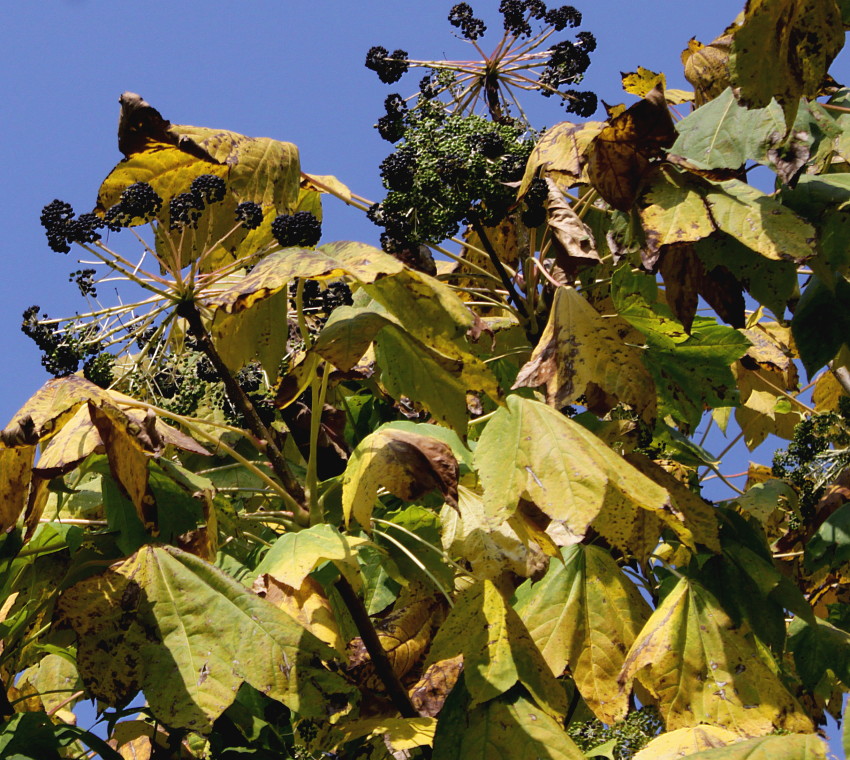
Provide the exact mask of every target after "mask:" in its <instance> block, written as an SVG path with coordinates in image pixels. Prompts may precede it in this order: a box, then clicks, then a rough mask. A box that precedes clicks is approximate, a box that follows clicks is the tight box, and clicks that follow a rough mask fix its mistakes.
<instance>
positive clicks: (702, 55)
mask: <svg viewBox="0 0 850 760" xmlns="http://www.w3.org/2000/svg"><path fill="white" fill-rule="evenodd" d="M731 44H732V37H731V35H729V34H723V35H721V36H720V37H718V38H717V39H716V40H714V41H713V42H710V43H709V44H708V45H703V44H702V43H701V42H698V41H697V40H696V39H693V38H692V39H691V41H690V42H689V43H688V47H687V48H685V50H684V51H683V52H682V63H683V64H684V65H685V79H687V80H688V81H689V82H690V83H691V84H692V85H693V88H694V102H695V104H696V105H697V106H698V107H699V106H701V105H703V104H705V103H707V102H708V101H709V100H712V99H713V98H716V97H717V96H718V95H719V94H720V93H721V92H723V90H725V89H726V88H727V87H728V86H729V47H730V46H731Z"/></svg>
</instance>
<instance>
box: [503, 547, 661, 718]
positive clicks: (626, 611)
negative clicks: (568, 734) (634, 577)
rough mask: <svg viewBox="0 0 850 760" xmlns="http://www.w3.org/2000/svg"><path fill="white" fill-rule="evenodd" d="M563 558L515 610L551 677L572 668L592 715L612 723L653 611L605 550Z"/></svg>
mask: <svg viewBox="0 0 850 760" xmlns="http://www.w3.org/2000/svg"><path fill="white" fill-rule="evenodd" d="M562 555H563V562H552V563H551V564H550V565H549V571H548V572H547V573H546V575H545V576H544V577H543V578H542V579H541V580H540V581H538V582H537V583H533V584H532V583H531V582H526V583H524V584H523V585H522V586H520V587H519V589H518V590H517V601H516V604H515V605H514V608H515V609H516V611H517V614H518V615H519V616H520V617H521V618H522V620H523V621H524V622H525V624H526V626H527V627H528V632H529V634H530V635H531V637H532V639H534V642H535V643H536V644H537V646H538V647H539V649H540V651H541V653H542V654H543V657H544V658H545V659H546V662H547V663H548V664H549V667H550V668H551V669H552V673H553V674H554V675H555V676H560V675H561V674H562V673H563V671H564V668H565V667H567V666H569V669H570V674H571V675H572V677H573V679H574V680H575V682H576V686H577V687H578V690H579V692H580V693H581V695H582V697H584V700H585V702H587V705H588V706H589V707H590V709H591V710H593V712H594V714H595V715H596V717H597V718H599V720H601V721H602V722H603V723H608V724H611V723H616V722H617V721H619V720H622V719H623V718H624V717H625V714H626V711H627V710H628V703H629V695H628V694H627V693H626V692H625V691H622V690H621V689H620V688H619V686H618V684H617V676H618V675H619V672H620V669H621V668H622V666H623V662H624V660H625V655H626V652H627V651H628V649H629V647H631V645H632V643H633V642H634V640H635V638H636V637H637V635H638V633H639V632H640V630H641V628H643V625H644V623H646V621H647V620H648V619H649V615H650V612H651V610H650V608H649V605H648V604H647V603H646V602H645V601H644V599H643V597H641V595H640V592H639V591H638V589H637V587H636V586H635V585H634V583H632V582H631V581H630V580H629V579H628V578H627V577H626V576H625V575H624V574H623V572H622V571H621V570H620V568H619V567H617V563H616V562H615V561H614V560H613V559H612V558H611V555H610V554H609V553H608V552H607V551H604V550H602V549H599V548H598V547H595V546H586V545H576V546H571V547H568V548H566V549H563V550H562Z"/></svg>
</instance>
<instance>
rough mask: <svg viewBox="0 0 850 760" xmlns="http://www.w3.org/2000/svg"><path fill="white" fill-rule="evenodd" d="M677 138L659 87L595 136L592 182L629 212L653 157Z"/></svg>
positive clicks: (591, 154) (591, 151) (590, 150)
mask: <svg viewBox="0 0 850 760" xmlns="http://www.w3.org/2000/svg"><path fill="white" fill-rule="evenodd" d="M675 137H676V133H675V131H674V129H673V120H672V119H671V117H670V112H669V111H668V110H667V104H666V103H665V102H664V94H663V93H662V91H661V89H660V88H658V87H656V88H655V89H654V90H652V91H651V92H649V93H648V94H647V96H646V98H644V99H643V100H641V101H640V102H638V103H635V105H633V106H631V108H628V109H627V110H626V111H624V112H623V113H621V114H620V115H619V116H615V117H614V118H613V119H611V120H610V123H609V125H608V126H607V127H605V129H603V130H602V131H601V132H600V133H599V134H598V135H597V136H596V137H595V138H594V139H593V142H592V143H591V144H590V146H589V148H588V151H587V155H588V158H587V172H588V176H589V178H590V182H591V183H592V184H593V186H594V187H595V188H596V190H597V191H598V192H599V194H600V195H601V196H602V197H603V198H604V199H605V200H606V201H607V202H608V203H610V204H611V205H612V206H613V207H614V208H616V209H619V210H621V211H628V210H629V209H630V208H631V207H632V205H633V204H634V202H635V200H636V198H637V195H638V192H639V189H640V186H641V184H642V183H643V180H644V178H645V176H646V174H647V172H648V171H649V168H650V160H651V159H654V158H658V157H660V156H661V155H662V153H663V149H665V148H669V147H670V145H672V143H673V141H674V140H675Z"/></svg>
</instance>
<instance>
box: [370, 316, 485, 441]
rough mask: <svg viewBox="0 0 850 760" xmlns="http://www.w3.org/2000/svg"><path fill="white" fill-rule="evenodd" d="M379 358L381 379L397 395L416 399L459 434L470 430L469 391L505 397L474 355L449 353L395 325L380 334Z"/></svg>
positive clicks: (390, 392) (377, 339)
mask: <svg viewBox="0 0 850 760" xmlns="http://www.w3.org/2000/svg"><path fill="white" fill-rule="evenodd" d="M375 358H376V362H377V364H378V366H379V367H380V368H381V382H382V383H383V384H384V386H385V387H386V389H387V391H388V392H389V394H390V395H391V396H393V398H396V399H399V398H401V397H402V396H407V397H408V398H409V399H415V401H416V403H417V404H422V406H423V407H425V409H427V410H428V411H429V412H430V413H431V415H432V416H433V417H434V419H435V420H436V421H437V422H440V423H442V424H444V425H447V426H448V427H450V428H452V430H454V431H455V432H456V433H458V434H459V435H465V433H466V424H467V409H466V394H467V392H468V391H483V392H485V393H487V395H488V396H490V397H491V398H494V399H499V398H500V397H501V390H500V388H499V386H498V382H497V381H496V378H495V377H494V376H493V375H492V373H491V371H490V369H489V368H488V367H487V365H486V364H484V362H483V361H481V360H480V359H478V358H477V357H475V356H473V355H472V354H467V355H466V356H465V357H463V358H461V357H457V356H445V355H444V354H441V353H438V352H437V351H434V350H432V349H429V348H428V347H427V346H425V345H423V344H422V343H420V342H419V341H418V340H416V339H415V338H414V337H413V336H411V335H408V334H407V333H406V332H404V331H402V330H401V329H400V328H398V327H396V326H394V325H388V326H387V327H384V329H383V330H381V332H380V333H379V334H378V335H377V337H376V340H375Z"/></svg>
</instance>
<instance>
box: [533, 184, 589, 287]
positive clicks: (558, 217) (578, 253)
mask: <svg viewBox="0 0 850 760" xmlns="http://www.w3.org/2000/svg"><path fill="white" fill-rule="evenodd" d="M546 184H547V185H548V187H549V194H548V196H547V199H546V224H547V226H548V228H549V230H550V231H551V232H552V237H553V240H554V241H555V243H556V245H555V260H556V262H557V263H558V265H559V266H560V267H561V268H562V269H563V270H564V271H565V272H566V271H572V269H573V268H574V266H580V265H584V266H588V265H589V264H592V263H598V262H599V261H600V257H599V251H597V250H596V242H595V241H594V239H593V230H591V229H590V227H588V226H587V225H586V224H585V223H584V222H583V221H582V220H581V218H580V217H579V215H578V214H577V213H576V212H575V210H574V209H573V207H572V206H571V205H570V204H569V203H567V201H566V199H565V198H564V194H563V192H562V191H561V189H560V188H559V187H558V185H557V184H555V182H554V180H551V179H547V180H546Z"/></svg>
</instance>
